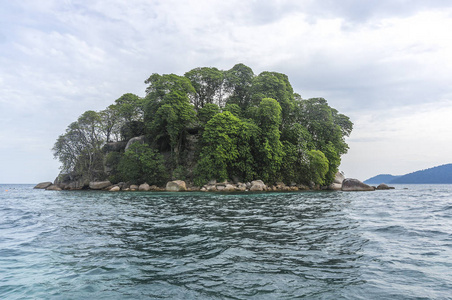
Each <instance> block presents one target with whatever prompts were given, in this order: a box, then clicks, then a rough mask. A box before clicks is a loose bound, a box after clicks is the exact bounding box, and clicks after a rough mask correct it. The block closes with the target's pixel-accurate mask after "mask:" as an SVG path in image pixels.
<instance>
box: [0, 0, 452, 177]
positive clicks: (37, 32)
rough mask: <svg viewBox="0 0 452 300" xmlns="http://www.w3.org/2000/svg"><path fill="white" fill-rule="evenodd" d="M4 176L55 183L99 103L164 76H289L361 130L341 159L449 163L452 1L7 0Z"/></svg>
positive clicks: (0, 75) (386, 164)
mask: <svg viewBox="0 0 452 300" xmlns="http://www.w3.org/2000/svg"><path fill="white" fill-rule="evenodd" d="M0 6H1V8H2V9H1V10H0V20H1V21H0V22H1V25H2V26H0V126H1V127H0V128H1V130H0V139H1V141H2V143H1V144H0V160H1V165H2V167H1V168H0V182H4V183H14V182H17V183H21V182H25V183H26V182H30V183H35V182H38V181H45V180H53V178H54V177H55V176H56V175H57V174H58V166H59V163H58V162H57V161H55V160H53V158H52V152H51V150H50V149H51V148H52V146H53V143H54V142H55V140H56V138H57V137H58V135H60V134H62V133H64V130H65V128H66V127H67V126H68V125H69V124H70V123H71V122H72V121H74V120H76V119H77V117H78V116H79V115H80V114H82V113H83V112H84V111H86V110H101V109H103V108H105V107H106V106H108V105H109V104H111V103H113V102H114V100H115V99H117V98H119V97H120V96H121V95H122V94H124V93H129V92H131V93H135V94H137V95H139V96H144V90H145V84H144V80H145V79H147V78H148V77H149V75H151V74H152V73H160V74H168V73H175V74H180V75H182V74H183V73H185V72H186V71H189V70H191V69H193V68H195V67H201V66H212V67H217V68H219V69H224V70H226V69H230V68H231V67H232V66H233V65H234V64H236V63H244V64H245V65H247V66H249V67H251V68H252V69H253V70H254V72H255V73H256V74H258V73H260V72H262V71H276V72H281V73H284V74H287V75H288V76H289V80H290V82H291V83H292V85H293V87H294V90H295V91H296V92H297V93H299V94H300V95H301V96H302V97H303V98H310V97H324V98H326V99H327V100H328V102H329V104H330V105H331V106H332V107H334V108H336V109H338V110H339V111H340V112H341V113H343V114H345V115H347V116H349V117H350V118H351V120H352V121H353V122H354V124H355V129H354V131H353V133H352V135H351V136H350V138H349V139H348V143H349V146H350V151H349V153H348V154H347V155H345V156H344V157H343V163H342V166H341V169H342V170H343V171H345V173H346V175H347V176H348V177H356V178H359V179H362V180H364V179H367V178H369V177H371V176H374V175H376V174H379V173H392V174H405V173H408V172H412V171H416V170H419V169H423V168H428V167H432V166H435V165H440V164H444V163H449V162H450V158H449V157H450V153H451V150H452V139H451V138H450V136H452V118H451V117H450V116H452V85H450V78H452V37H451V36H450V34H449V28H452V18H451V17H452V3H450V2H449V1H428V2H427V1H366V2H364V3H363V1H332V0H331V1H175V0H169V1H168V0H166V1H144V0H143V1H119V0H118V1H109V2H108V4H106V3H105V1H93V0H91V1H69V0H68V1H20V2H19V1H14V2H13V1H5V0H0Z"/></svg>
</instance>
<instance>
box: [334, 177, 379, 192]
mask: <svg viewBox="0 0 452 300" xmlns="http://www.w3.org/2000/svg"><path fill="white" fill-rule="evenodd" d="M341 190H342V191H347V192H348V191H374V190H375V188H374V187H373V186H370V185H367V184H365V183H363V182H361V181H359V180H358V179H353V178H346V179H344V181H342V189H341Z"/></svg>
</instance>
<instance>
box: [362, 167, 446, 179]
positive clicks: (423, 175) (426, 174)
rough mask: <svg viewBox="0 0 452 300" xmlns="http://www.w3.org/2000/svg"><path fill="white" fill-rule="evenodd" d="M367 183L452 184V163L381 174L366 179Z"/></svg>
mask: <svg viewBox="0 0 452 300" xmlns="http://www.w3.org/2000/svg"><path fill="white" fill-rule="evenodd" d="M364 183H366V184H380V183H389V184H404V183H405V184H449V183H451V184H452V164H445V165H441V166H437V167H433V168H430V169H426V170H420V171H416V172H412V173H409V174H406V175H400V176H394V175H390V174H380V175H377V176H374V177H372V178H369V179H367V180H365V181H364Z"/></svg>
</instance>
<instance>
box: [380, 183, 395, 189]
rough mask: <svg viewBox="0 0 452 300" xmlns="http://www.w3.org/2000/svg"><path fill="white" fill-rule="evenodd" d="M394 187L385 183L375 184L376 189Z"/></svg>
mask: <svg viewBox="0 0 452 300" xmlns="http://www.w3.org/2000/svg"><path fill="white" fill-rule="evenodd" d="M393 189H394V187H393V186H388V185H387V184H385V183H381V184H379V185H378V186H377V190H393Z"/></svg>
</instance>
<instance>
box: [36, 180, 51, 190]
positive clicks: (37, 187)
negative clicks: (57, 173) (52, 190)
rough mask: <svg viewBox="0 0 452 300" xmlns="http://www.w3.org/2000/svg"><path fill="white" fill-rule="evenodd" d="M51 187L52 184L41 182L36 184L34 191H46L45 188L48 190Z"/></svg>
mask: <svg viewBox="0 0 452 300" xmlns="http://www.w3.org/2000/svg"><path fill="white" fill-rule="evenodd" d="M51 185H52V183H51V182H50V181H46V182H41V183H38V184H37V185H36V186H35V187H34V189H46V188H48V187H49V186H51Z"/></svg>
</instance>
